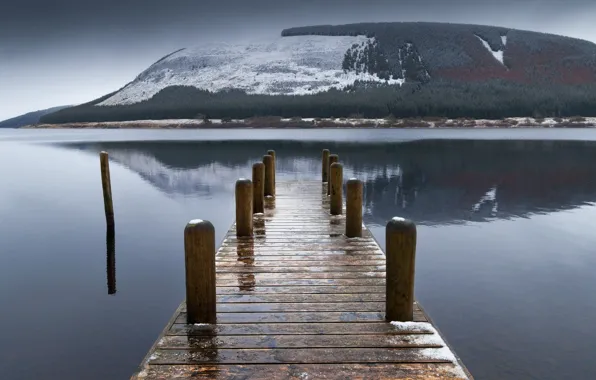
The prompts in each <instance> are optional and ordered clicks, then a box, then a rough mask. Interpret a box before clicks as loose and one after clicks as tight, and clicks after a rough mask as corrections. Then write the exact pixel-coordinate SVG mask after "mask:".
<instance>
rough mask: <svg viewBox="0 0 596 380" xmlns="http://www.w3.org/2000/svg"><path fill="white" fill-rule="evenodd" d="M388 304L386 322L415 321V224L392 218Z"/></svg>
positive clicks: (388, 235)
mask: <svg viewBox="0 0 596 380" xmlns="http://www.w3.org/2000/svg"><path fill="white" fill-rule="evenodd" d="M385 239H386V240H385V243H386V245H385V248H386V252H387V255H386V256H387V267H386V271H387V274H386V288H387V289H386V301H385V302H386V305H385V310H386V311H385V319H387V320H388V321H400V322H407V321H413V320H414V272H415V266H416V265H415V264H416V225H415V224H414V223H413V222H412V221H410V220H406V219H403V218H393V219H392V220H390V221H389V223H387V227H386V230H385Z"/></svg>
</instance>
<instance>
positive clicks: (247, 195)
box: [236, 156, 270, 237]
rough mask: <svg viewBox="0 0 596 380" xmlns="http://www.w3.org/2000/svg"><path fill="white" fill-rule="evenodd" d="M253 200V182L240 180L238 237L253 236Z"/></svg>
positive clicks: (238, 188)
mask: <svg viewBox="0 0 596 380" xmlns="http://www.w3.org/2000/svg"><path fill="white" fill-rule="evenodd" d="M269 157H270V156H269ZM252 200H253V194H252V181H251V180H250V179H244V178H240V179H239V180H238V181H236V236H238V237H248V236H252V210H253V206H252Z"/></svg>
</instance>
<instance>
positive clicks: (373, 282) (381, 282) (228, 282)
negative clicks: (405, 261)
mask: <svg viewBox="0 0 596 380" xmlns="http://www.w3.org/2000/svg"><path fill="white" fill-rule="evenodd" d="M216 285H217V287H218V288H224V287H228V286H231V287H243V286H251V287H258V286H281V287H287V286H331V287H333V286H385V279H384V278H357V279H350V278H346V279H344V278H338V279H336V278H328V279H318V278H317V279H295V280H293V279H275V278H269V277H268V276H267V275H261V274H257V275H253V274H248V275H245V276H243V275H241V276H234V278H227V279H222V278H218V279H217V280H216Z"/></svg>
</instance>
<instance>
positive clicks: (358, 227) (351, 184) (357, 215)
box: [346, 178, 362, 238]
mask: <svg viewBox="0 0 596 380" xmlns="http://www.w3.org/2000/svg"><path fill="white" fill-rule="evenodd" d="M346 236H347V237H349V238H353V237H362V181H360V180H359V179H356V178H350V179H349V180H348V182H347V184H346Z"/></svg>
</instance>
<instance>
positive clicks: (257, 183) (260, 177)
mask: <svg viewBox="0 0 596 380" xmlns="http://www.w3.org/2000/svg"><path fill="white" fill-rule="evenodd" d="M252 196H253V199H252V211H253V214H262V213H264V212H265V164H263V163H262V162H257V163H256V164H254V165H253V166H252Z"/></svg>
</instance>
